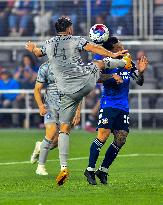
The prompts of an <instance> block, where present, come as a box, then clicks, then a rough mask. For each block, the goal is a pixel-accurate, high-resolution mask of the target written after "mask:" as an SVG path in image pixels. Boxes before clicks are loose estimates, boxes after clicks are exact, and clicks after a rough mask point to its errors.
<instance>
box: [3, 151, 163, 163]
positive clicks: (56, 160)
mask: <svg viewBox="0 0 163 205" xmlns="http://www.w3.org/2000/svg"><path fill="white" fill-rule="evenodd" d="M103 157H104V156H100V157H99V158H103ZM118 157H163V154H122V155H118ZM85 159H88V157H74V158H70V159H69V161H78V160H85ZM47 161H48V162H58V161H59V159H51V160H47ZM16 164H30V161H20V162H2V163H0V166H3V165H16Z"/></svg>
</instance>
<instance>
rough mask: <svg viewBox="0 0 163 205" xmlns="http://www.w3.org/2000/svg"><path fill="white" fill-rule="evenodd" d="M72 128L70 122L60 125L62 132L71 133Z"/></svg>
mask: <svg viewBox="0 0 163 205" xmlns="http://www.w3.org/2000/svg"><path fill="white" fill-rule="evenodd" d="M70 130H71V126H70V125H69V124H64V123H62V124H61V125H60V132H64V133H70Z"/></svg>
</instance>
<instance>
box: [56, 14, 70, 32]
mask: <svg viewBox="0 0 163 205" xmlns="http://www.w3.org/2000/svg"><path fill="white" fill-rule="evenodd" d="M70 26H72V22H71V20H70V19H69V18H66V17H61V18H59V19H58V20H57V22H56V23H55V29H56V31H57V33H60V32H65V31H66V29H67V28H68V27H70Z"/></svg>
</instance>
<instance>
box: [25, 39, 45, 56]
mask: <svg viewBox="0 0 163 205" xmlns="http://www.w3.org/2000/svg"><path fill="white" fill-rule="evenodd" d="M25 49H27V50H28V51H29V52H31V53H33V54H34V55H35V56H37V57H42V56H43V54H42V51H41V49H40V48H38V47H37V46H36V44H35V43H33V42H31V41H28V42H27V43H26V44H25Z"/></svg>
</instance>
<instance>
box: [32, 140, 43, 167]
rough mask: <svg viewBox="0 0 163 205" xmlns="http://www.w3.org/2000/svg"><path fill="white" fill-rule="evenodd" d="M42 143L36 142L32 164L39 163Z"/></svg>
mask: <svg viewBox="0 0 163 205" xmlns="http://www.w3.org/2000/svg"><path fill="white" fill-rule="evenodd" d="M41 143H42V142H39V141H38V142H36V145H35V148H34V151H33V153H32V156H31V160H30V161H31V164H35V163H36V162H37V161H38V158H39V154H40V146H41Z"/></svg>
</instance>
